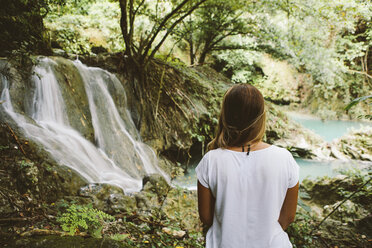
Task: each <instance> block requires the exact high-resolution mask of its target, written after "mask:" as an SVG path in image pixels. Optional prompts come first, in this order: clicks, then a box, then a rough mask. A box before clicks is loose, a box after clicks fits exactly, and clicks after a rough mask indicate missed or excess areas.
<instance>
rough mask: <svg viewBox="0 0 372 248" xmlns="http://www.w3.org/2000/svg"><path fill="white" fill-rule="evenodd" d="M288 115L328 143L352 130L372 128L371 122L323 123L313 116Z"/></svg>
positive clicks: (334, 121) (335, 121)
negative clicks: (365, 127)
mask: <svg viewBox="0 0 372 248" xmlns="http://www.w3.org/2000/svg"><path fill="white" fill-rule="evenodd" d="M286 113H287V114H288V116H289V117H290V118H291V119H292V120H294V121H296V122H298V123H299V124H301V125H302V126H304V127H305V128H307V129H310V130H312V131H314V132H315V133H316V134H318V135H319V136H321V137H322V138H323V139H324V140H325V141H327V142H331V141H332V140H334V139H337V138H340V137H341V136H343V135H345V134H347V133H348V132H349V131H350V130H352V129H356V130H357V129H360V128H362V127H363V126H370V127H372V123H370V122H358V121H341V120H328V121H322V120H321V119H319V118H317V117H315V116H311V115H305V114H299V113H295V112H286Z"/></svg>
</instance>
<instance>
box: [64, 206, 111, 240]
mask: <svg viewBox="0 0 372 248" xmlns="http://www.w3.org/2000/svg"><path fill="white" fill-rule="evenodd" d="M106 220H109V221H113V220H115V218H114V217H112V216H111V215H109V214H106V213H104V212H102V211H100V210H97V209H94V208H93V207H92V206H91V205H88V206H80V205H75V204H72V205H71V206H70V207H69V208H68V209H67V210H66V212H65V213H63V214H62V215H61V216H60V217H58V218H57V221H58V222H59V223H61V228H62V230H63V231H65V232H68V233H69V234H70V235H74V234H75V233H77V232H82V231H87V232H88V233H89V234H90V235H92V236H93V237H96V238H100V237H101V231H102V229H103V224H104V222H105V221H106Z"/></svg>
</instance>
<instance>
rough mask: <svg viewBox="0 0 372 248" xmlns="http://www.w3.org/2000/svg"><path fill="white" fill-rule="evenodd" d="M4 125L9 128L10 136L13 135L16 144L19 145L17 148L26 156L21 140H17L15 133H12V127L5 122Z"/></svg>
mask: <svg viewBox="0 0 372 248" xmlns="http://www.w3.org/2000/svg"><path fill="white" fill-rule="evenodd" d="M5 125H6V126H7V127H8V129H9V130H10V132H11V134H12V136H13V137H14V139H15V140H16V141H17V143H18V145H19V148H20V149H21V151H22V153H23V155H25V156H26V153H25V150H23V147H22V144H21V142H19V139H18V137H17V135H16V134H15V133H14V131H13V129H12V128H11V127H10V126H9V125H8V124H7V123H5Z"/></svg>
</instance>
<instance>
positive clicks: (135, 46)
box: [119, 0, 207, 69]
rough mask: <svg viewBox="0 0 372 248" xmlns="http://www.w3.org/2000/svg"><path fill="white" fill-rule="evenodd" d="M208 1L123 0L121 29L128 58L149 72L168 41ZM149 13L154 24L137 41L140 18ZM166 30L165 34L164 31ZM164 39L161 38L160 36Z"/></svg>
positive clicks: (120, 1)
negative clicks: (151, 63)
mask: <svg viewBox="0 0 372 248" xmlns="http://www.w3.org/2000/svg"><path fill="white" fill-rule="evenodd" d="M206 1H207V0H182V1H178V0H171V1H160V0H157V1H156V3H154V2H155V1H151V0H119V3H120V9H121V13H122V15H121V19H120V26H121V30H122V34H123V38H124V42H125V55H126V56H128V57H129V58H130V59H131V60H132V61H133V62H134V64H135V65H136V67H137V68H143V69H146V66H147V65H148V63H149V61H150V60H151V59H152V58H153V57H154V55H155V54H156V52H157V51H158V50H159V48H160V47H161V45H162V44H163V43H164V41H165V40H166V39H167V38H168V36H169V35H170V34H171V33H172V32H173V30H174V29H175V27H176V26H177V25H179V24H180V23H181V22H182V21H183V20H184V19H185V18H186V17H187V16H189V15H190V14H191V13H192V12H193V11H194V10H196V9H197V8H199V7H200V6H201V5H202V4H203V3H204V2H206ZM167 10H168V11H167ZM144 14H146V15H147V16H148V17H149V18H150V21H151V23H152V24H150V26H151V25H152V27H151V28H145V30H143V32H140V34H138V33H137V35H138V37H136V39H135V34H136V31H137V30H136V25H135V22H136V18H137V17H138V16H140V15H144ZM163 31H165V33H164V32H163ZM160 35H162V37H161V38H160V39H159V36H160Z"/></svg>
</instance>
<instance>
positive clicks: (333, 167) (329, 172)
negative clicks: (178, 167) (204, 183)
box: [173, 158, 357, 190]
mask: <svg viewBox="0 0 372 248" xmlns="http://www.w3.org/2000/svg"><path fill="white" fill-rule="evenodd" d="M296 162H297V164H298V165H299V166H300V182H302V180H304V179H305V178H310V179H315V178H317V177H322V176H329V177H333V176H336V175H338V174H340V173H339V170H343V169H344V170H345V169H348V168H352V167H354V166H357V164H356V162H351V161H350V162H342V161H339V160H333V161H315V160H309V159H301V158H296ZM196 166H197V163H195V164H192V165H191V166H190V167H189V170H188V173H186V174H185V175H183V176H181V177H178V178H177V179H175V180H174V181H173V182H174V184H176V185H178V186H180V187H182V188H188V189H191V190H195V189H196V182H197V179H196V174H195V167H196Z"/></svg>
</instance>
